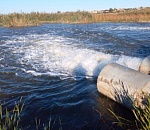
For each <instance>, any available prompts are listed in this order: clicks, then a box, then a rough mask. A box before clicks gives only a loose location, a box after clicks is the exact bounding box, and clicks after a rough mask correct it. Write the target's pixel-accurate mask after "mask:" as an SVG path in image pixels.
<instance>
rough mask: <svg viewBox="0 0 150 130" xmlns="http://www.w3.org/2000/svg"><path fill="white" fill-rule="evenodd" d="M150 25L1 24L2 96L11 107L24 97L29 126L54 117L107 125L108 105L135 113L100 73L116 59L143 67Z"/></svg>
mask: <svg viewBox="0 0 150 130" xmlns="http://www.w3.org/2000/svg"><path fill="white" fill-rule="evenodd" d="M149 31H150V23H97V24H44V25H41V26H35V27H24V28H3V27H0V100H1V102H2V104H3V105H4V106H7V107H10V108H11V107H12V106H13V105H14V104H15V101H18V100H19V99H20V97H21V96H22V97H23V102H25V107H24V109H23V112H22V122H21V124H22V126H23V128H24V129H35V118H38V119H41V122H43V123H46V122H47V123H48V120H49V119H50V117H51V118H52V121H53V129H59V128H60V127H62V129H68V130H76V129H77V130H80V129H91V130H93V129H103V130H105V129H106V130H107V129H109V128H110V127H111V123H112V122H113V121H114V118H113V117H111V114H110V113H109V112H108V111H107V108H109V107H110V106H111V107H112V108H113V109H114V110H115V111H116V112H118V113H119V114H121V115H123V116H124V117H126V116H127V117H130V116H131V113H130V112H129V111H128V110H127V109H125V108H123V107H122V106H120V105H118V104H116V103H115V102H113V101H111V100H109V99H107V98H106V97H103V96H102V95H101V94H99V92H98V91H97V88H96V80H97V76H98V74H99V73H100V71H101V70H102V68H103V67H104V66H105V65H107V64H109V63H112V62H114V63H118V64H121V65H123V66H127V67H129V68H132V69H135V70H138V68H139V66H140V64H141V62H142V60H143V59H144V58H145V57H146V56H148V55H150V33H149ZM124 111H125V114H124ZM127 113H129V115H127ZM60 122H61V123H60ZM104 122H105V123H104ZM113 127H114V128H115V129H117V127H116V126H113Z"/></svg>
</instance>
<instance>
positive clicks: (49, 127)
mask: <svg viewBox="0 0 150 130" xmlns="http://www.w3.org/2000/svg"><path fill="white" fill-rule="evenodd" d="M23 108H24V103H22V98H21V99H20V101H19V102H18V103H16V104H15V105H14V107H13V109H11V110H8V108H3V105H1V104H0V130H23V128H22V126H21V120H22V117H21V113H22V111H23ZM55 123H56V120H53V119H52V117H50V119H49V121H48V123H41V120H40V119H35V130H53V126H54V125H55ZM59 125H60V126H59V130H62V126H61V125H62V124H61V120H60V118H59ZM29 126H30V124H29ZM57 127H58V126H57Z"/></svg>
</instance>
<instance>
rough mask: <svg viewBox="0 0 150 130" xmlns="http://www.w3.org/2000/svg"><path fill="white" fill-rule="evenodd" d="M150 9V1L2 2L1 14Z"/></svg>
mask: <svg viewBox="0 0 150 130" xmlns="http://www.w3.org/2000/svg"><path fill="white" fill-rule="evenodd" d="M141 6H143V7H150V0H0V14H4V13H11V12H21V11H22V12H32V11H39V12H48V13H49V12H57V11H62V12H64V11H77V10H81V11H83V10H85V11H92V10H104V9H109V8H134V7H141Z"/></svg>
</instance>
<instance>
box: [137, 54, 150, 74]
mask: <svg viewBox="0 0 150 130" xmlns="http://www.w3.org/2000/svg"><path fill="white" fill-rule="evenodd" d="M139 71H140V72H142V73H145V74H149V75H150V56H148V57H146V58H145V59H144V60H143V62H142V63H141V65H140V67H139Z"/></svg>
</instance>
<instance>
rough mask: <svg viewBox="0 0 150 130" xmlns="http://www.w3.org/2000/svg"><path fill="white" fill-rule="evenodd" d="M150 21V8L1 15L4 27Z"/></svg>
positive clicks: (0, 18) (0, 20) (0, 23)
mask: <svg viewBox="0 0 150 130" xmlns="http://www.w3.org/2000/svg"><path fill="white" fill-rule="evenodd" d="M95 22H150V8H146V9H141V10H129V11H125V12H120V13H100V14H92V13H89V12H86V11H76V12H65V13H45V12H43V13H39V12H31V13H11V14H7V15H0V25H2V26H4V27H22V26H34V25H40V24H42V23H95Z"/></svg>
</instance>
